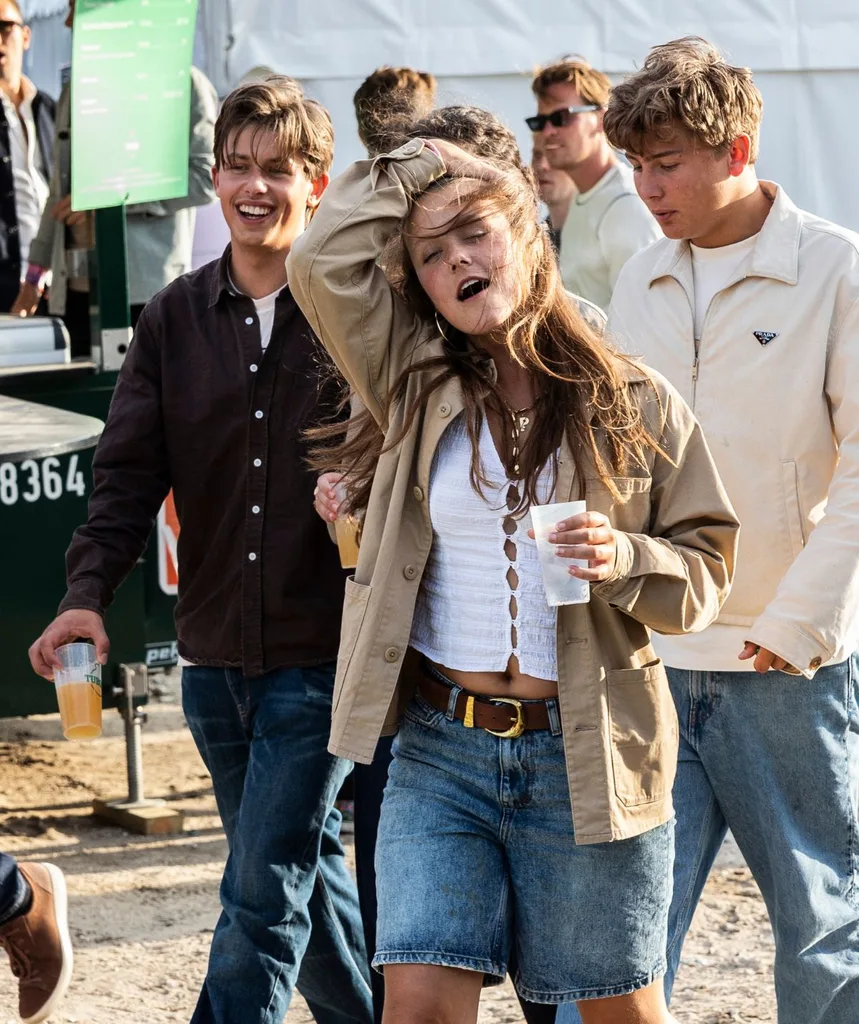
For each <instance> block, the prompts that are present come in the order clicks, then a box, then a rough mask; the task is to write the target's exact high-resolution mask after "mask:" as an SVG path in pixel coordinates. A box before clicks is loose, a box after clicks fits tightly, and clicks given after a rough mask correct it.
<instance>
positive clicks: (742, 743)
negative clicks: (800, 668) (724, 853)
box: [666, 656, 859, 1024]
mask: <svg viewBox="0 0 859 1024" xmlns="http://www.w3.org/2000/svg"><path fill="white" fill-rule="evenodd" d="M857 667H859V663H857V659H856V657H855V656H854V657H853V658H850V659H848V660H847V661H844V662H842V663H841V664H838V665H830V666H828V667H825V668H822V669H820V670H819V671H818V672H817V674H816V675H815V676H814V678H813V679H811V680H809V679H805V678H804V677H802V676H793V675H787V674H786V673H783V672H769V673H767V674H766V675H757V674H754V673H746V672H689V671H685V670H679V669H669V670H668V677H669V681H670V683H671V689H672V692H673V695H674V701H675V704H676V706H677V713H678V715H679V718H680V737H681V738H680V758H679V764H678V771H677V779H676V782H675V784H674V804H675V811H676V814H677V828H676V856H675V866H674V899H673V902H672V906H671V912H670V919H669V929H668V936H669V938H668V942H669V948H668V963H669V968H668V974H667V975H666V990H667V992H668V995H669V996H670V994H671V987H672V985H673V983H674V977H675V975H676V973H677V968H678V966H679V963H680V952H681V949H682V947H683V940H684V939H685V937H686V933H687V931H688V929H689V925H690V923H691V921H692V915H693V913H694V911H695V907H696V905H697V903H698V899H699V897H700V895H701V890H702V889H703V887H704V883H705V882H706V880H707V875H708V874H709V872H710V868H711V867H712V864H713V861H714V859H715V857H716V854H717V853H718V850H719V847H720V846H721V844H722V840H723V839H724V837H725V833H726V830H727V829H728V828H730V830H731V832H732V833H733V835H734V837H735V838H736V840H737V844H738V845H739V847H740V850H741V851H742V853H743V856H744V857H745V859H746V862H747V863H748V865H749V868H750V869H751V871H752V874H753V875H754V877H755V880H756V881H757V883H758V886H759V887H760V890H761V893H762V894H763V897H764V900H765V902H766V906H767V911H768V912H769V917H770V922H771V924H772V928H773V933H774V936H775V944H776V960H775V987H776V998H777V1002H778V1019H779V1024H847V1022H848V1021H859V888H858V887H857V882H859V873H857V869H859V820H857V797H859V708H858V707H857V680H858V679H859V677H857ZM725 1009H726V1010H727V1009H730V1007H727V1006H726V1007H725Z"/></svg>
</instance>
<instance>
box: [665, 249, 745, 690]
mask: <svg viewBox="0 0 859 1024" xmlns="http://www.w3.org/2000/svg"><path fill="white" fill-rule="evenodd" d="M757 237H758V236H757V235H752V237H751V238H745V239H743V241H742V242H735V243H734V244H733V245H723V246H719V247H718V248H716V249H702V248H700V247H699V246H697V245H693V246H691V250H692V276H693V278H694V282H695V341H696V342H698V341H700V339H701V333H702V331H703V328H704V320H705V318H706V316H707V309H708V308H709V306H710V302H711V301H712V299H713V296H715V295H716V294H717V293H718V292H720V291H721V290H722V289H723V288H724V287H725V286H726V285H727V284H728V283H729V282H730V281H732V280H736V278H737V277H738V275H739V271H740V267H741V265H742V263H743V261H744V260H746V259H747V258H748V257H749V256H750V255H751V253H752V251H753V250H754V247H755V242H756V241H757ZM704 344H705V345H706V339H705V341H704ZM741 646H742V645H740V647H738V646H737V631H736V627H733V626H731V627H728V628H725V627H723V626H720V625H719V624H718V623H714V624H713V625H712V626H709V627H708V628H707V629H705V630H704V631H703V632H701V633H688V634H687V635H685V636H660V635H659V634H657V633H654V634H653V649H654V650H655V651H656V653H657V654H658V655H659V657H660V658H661V659H662V660H663V661H664V662H665V664H666V665H668V666H669V667H670V668H679V669H688V670H690V671H698V672H753V671H754V660H749V661H739V660H738V658H737V655H738V654H739V653H740V649H741Z"/></svg>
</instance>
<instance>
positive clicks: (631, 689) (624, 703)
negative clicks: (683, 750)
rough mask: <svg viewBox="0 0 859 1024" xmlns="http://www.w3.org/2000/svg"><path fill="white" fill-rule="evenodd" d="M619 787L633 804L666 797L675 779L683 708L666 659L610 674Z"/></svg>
mask: <svg viewBox="0 0 859 1024" xmlns="http://www.w3.org/2000/svg"><path fill="white" fill-rule="evenodd" d="M606 683H607V691H608V706H609V717H610V718H611V758H612V768H613V771H614V789H615V793H616V794H617V796H618V799H619V800H620V801H621V802H622V803H623V804H625V805H626V806H627V807H634V806H638V805H639V804H649V803H655V802H656V801H658V800H662V799H664V797H665V795H666V793H668V792H670V789H671V786H672V785H673V783H674V772H675V770H676V760H677V736H678V729H677V712H676V711H675V709H674V701H673V700H672V699H671V691H670V690H669V688H668V679H667V678H666V675H665V668H664V666H663V664H662V662H661V661H654V662H652V663H651V664H649V665H645V666H644V667H643V668H624V669H614V670H610V671H608V672H607V673H606Z"/></svg>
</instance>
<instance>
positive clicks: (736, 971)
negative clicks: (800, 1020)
mask: <svg viewBox="0 0 859 1024" xmlns="http://www.w3.org/2000/svg"><path fill="white" fill-rule="evenodd" d="M150 711H151V723H150V725H149V726H147V730H146V734H145V741H144V743H145V746H144V765H145V772H146V786H147V795H148V796H160V797H164V798H166V799H167V800H168V801H169V802H170V803H171V804H173V805H175V806H177V807H180V808H182V809H183V810H184V811H185V814H186V824H185V832H184V833H183V834H182V835H179V836H174V837H166V838H161V837H151V838H147V837H141V836H133V835H130V834H127V833H125V832H123V831H120V830H119V829H116V828H114V827H111V826H106V825H104V824H103V823H100V822H99V821H98V820H97V819H95V818H93V816H92V814H91V813H90V805H91V801H92V799H93V797H108V798H113V797H118V796H123V795H124V794H125V792H126V789H125V760H124V744H123V740H122V739H121V738H120V736H121V723H120V722H119V719H118V716H117V715H116V714H115V713H114V712H111V713H110V714H109V718H108V719H107V724H108V726H109V731H110V732H112V733H113V735H112V736H111V735H108V736H105V737H102V738H101V739H99V740H95V741H91V742H86V743H67V742H65V741H63V740H62V739H61V738H59V737H60V734H59V727H58V722H57V720H56V719H55V718H53V717H51V716H45V717H44V718H40V719H32V720H29V721H28V722H21V721H17V722H16V721H7V722H2V723H0V849H2V850H4V851H5V852H8V853H12V854H14V855H15V856H17V857H18V858H19V859H24V860H51V861H53V862H54V863H56V864H58V865H60V866H61V867H62V868H63V870H64V871H65V872H66V876H67V880H68V885H69V893H70V919H71V926H72V935H73V940H74V944H75V955H76V970H75V976H74V980H73V982H72V987H71V990H70V993H69V995H68V998H67V999H66V1002H65V1004H64V1006H63V1008H62V1010H61V1011H60V1013H59V1014H57V1015H55V1016H54V1017H53V1018H52V1020H53V1021H55V1022H67V1024H122V1022H132V1021H134V1022H135V1024H156V1022H159V1024H160V1022H162V1021H187V1020H188V1019H189V1016H190V1013H191V1010H192V1009H193V1006H194V1003H195V1001H196V996H197V991H198V987H199V984H200V981H201V979H202V978H203V975H204V973H205V967H206V956H207V951H208V946H209V942H210V938H211V933H212V929H213V927H214V925H215V922H216V920H217V916H218V881H219V878H220V875H221V870H222V868H223V863H224V858H225V856H226V843H225V841H224V835H223V832H222V831H221V827H220V821H219V819H218V816H217V811H216V810H215V802H214V798H213V796H212V790H211V786H210V780H209V777H208V775H207V773H206V771H205V769H204V767H203V764H202V762H201V761H200V759H199V757H198V755H197V752H196V749H195V747H194V744H193V742H192V740H191V737H190V735H189V733H188V732H187V729H185V728H184V727H183V723H182V718H181V713H180V711H179V709H178V708H176V707H173V706H170V705H160V706H159V705H156V706H154V707H152V708H151V709H150ZM772 955H773V949H772V940H771V937H770V932H769V927H768V924H767V920H766V915H765V912H764V907H763V904H762V902H761V899H760V895H759V893H758V890H757V887H756V886H755V884H754V882H753V881H752V880H751V877H750V875H749V873H748V871H747V870H746V868H745V867H743V866H742V861H741V860H740V859H739V858H738V856H737V853H736V850H734V851H733V852H732V851H731V850H727V851H726V854H725V855H723V857H722V858H721V859H720V862H719V866H718V869H717V870H716V871H714V873H713V876H712V877H711V879H710V882H709V884H708V887H707V890H706V893H705V896H704V899H703V902H702V904H701V906H700V908H699V911H698V914H697V916H696V918H695V922H694V925H693V930H692V933H691V936H690V939H689V941H688V943H687V946H686V951H685V956H684V963H685V966H684V968H683V970H682V972H681V974H680V977H679V979H678V986H677V989H676V996H675V1002H674V1010H675V1013H676V1015H677V1017H678V1020H679V1021H680V1024H737V1022H747V1024H751V1022H755V1024H775V1020H776V1017H775V1004H774V999H773V997H772V994H771V985H772V982H771V978H772ZM521 1019H522V1017H521V1014H520V1012H519V1008H518V1004H517V1003H516V1000H515V998H514V996H513V992H512V988H511V987H510V985H509V983H508V984H506V985H504V986H503V987H501V988H498V989H492V990H490V991H489V992H487V993H486V994H485V995H484V998H483V1003H482V1005H481V1015H480V1021H481V1022H482V1024H490V1022H491V1024H502V1022H503V1024H506V1022H511V1024H512V1022H518V1021H521ZM16 1020H17V1017H16V988H15V982H14V979H13V978H12V976H11V974H9V973H6V972H5V971H3V970H0V1024H6V1022H13V1021H16ZM311 1020H312V1018H311V1017H310V1015H309V1013H308V1012H307V1009H306V1007H305V1006H304V1004H303V1003H302V1002H301V1000H300V999H299V998H298V997H297V998H296V1000H295V1002H294V1004H293V1006H292V1008H291V1009H290V1011H289V1014H288V1016H287V1022H288V1024H300V1022H301V1024H303V1022H308V1021H311ZM237 1024H238V1022H237Z"/></svg>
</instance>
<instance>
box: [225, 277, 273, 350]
mask: <svg viewBox="0 0 859 1024" xmlns="http://www.w3.org/2000/svg"><path fill="white" fill-rule="evenodd" d="M227 280H228V281H229V282H230V287H231V288H232V289H233V291H234V292H237V293H238V294H239V295H243V294H244V292H242V290H241V288H238V287H237V286H236V282H235V281H234V280H233V275H232V274H231V273H230V272H229V270H228V271H227ZM285 287H286V285H284V286H283V288H285ZM283 288H278V289H277V291H276V292H271V294H270V295H263V297H262V298H261V299H251V302H252V303H253V304H254V309H256V311H257V318H258V319H259V339H260V342H261V343H262V350H263V352H265V350H266V349H267V348H268V343H269V342H270V341H271V332H272V329H273V327H274V307H275V305H276V304H277V297H278V295H280V293H281V292H282V291H283Z"/></svg>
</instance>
